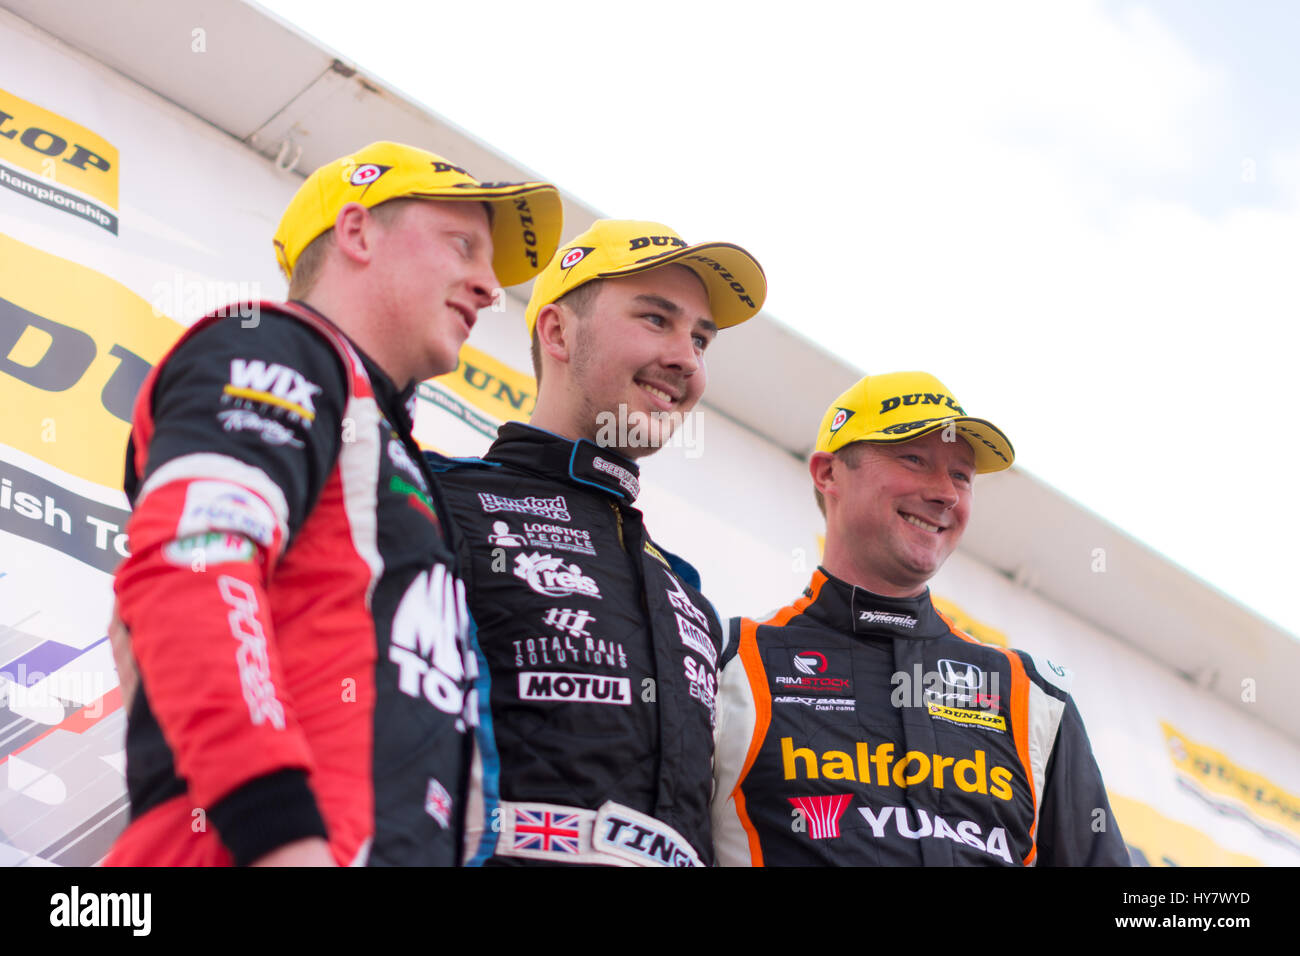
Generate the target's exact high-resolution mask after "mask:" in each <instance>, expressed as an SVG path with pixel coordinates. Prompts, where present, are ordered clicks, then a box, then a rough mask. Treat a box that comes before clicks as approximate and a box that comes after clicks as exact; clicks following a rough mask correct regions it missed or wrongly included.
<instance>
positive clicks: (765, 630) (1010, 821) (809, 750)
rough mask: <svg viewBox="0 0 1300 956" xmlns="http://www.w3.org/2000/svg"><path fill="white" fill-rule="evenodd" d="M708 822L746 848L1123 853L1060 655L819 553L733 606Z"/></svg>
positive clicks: (853, 857) (755, 852)
mask: <svg viewBox="0 0 1300 956" xmlns="http://www.w3.org/2000/svg"><path fill="white" fill-rule="evenodd" d="M732 635H733V638H736V640H734V641H733V642H731V643H729V644H728V647H727V660H726V661H725V662H724V664H723V671H722V677H721V681H720V687H719V700H718V703H719V708H720V723H719V726H718V752H717V778H718V788H717V791H716V794H715V796H714V808H713V814H714V817H713V819H714V837H715V840H716V843H717V855H718V860H719V862H721V863H722V864H724V865H733V866H735V865H739V866H762V865H770V866H904V865H925V866H1016V865H1032V864H1039V865H1047V866H1051V865H1056V866H1085V865H1086V866H1128V865H1129V856H1128V852H1127V849H1126V847H1125V845H1124V840H1123V838H1122V837H1121V836H1120V832H1119V828H1118V826H1117V825H1116V823H1115V819H1114V817H1113V816H1112V814H1111V810H1110V804H1109V802H1108V801H1107V799H1106V790H1105V787H1104V786H1103V784H1102V780H1101V773H1100V771H1099V770H1098V769H1097V763H1096V761H1095V760H1094V759H1093V756H1092V748H1091V747H1090V746H1089V743H1088V736H1087V733H1086V732H1085V731H1084V728H1083V721H1082V719H1081V718H1080V717H1079V711H1078V710H1077V709H1076V707H1075V705H1074V702H1073V700H1072V699H1071V698H1070V695H1069V694H1068V693H1066V691H1065V689H1064V688H1063V686H1062V685H1064V684H1065V683H1066V681H1065V679H1064V678H1065V677H1066V675H1067V674H1068V672H1067V671H1066V670H1065V669H1064V668H1062V667H1060V666H1059V665H1056V664H1053V663H1052V662H1051V661H1040V660H1038V659H1036V658H1034V657H1033V656H1032V655H1030V654H1027V653H1025V652H1023V651H1015V650H1007V649H1004V648H1001V647H995V646H992V645H989V644H982V643H980V642H978V641H976V640H975V639H974V638H971V637H969V636H967V635H965V634H963V633H961V632H960V631H958V630H957V629H956V628H954V627H952V625H951V623H950V622H949V621H947V620H946V619H945V618H944V617H943V616H942V615H941V614H939V613H938V612H937V611H936V610H935V608H934V606H933V604H932V603H931V601H930V593H929V591H926V592H925V593H924V594H922V595H920V596H919V597H916V598H885V597H881V596H879V595H877V594H873V593H871V592H870V591H867V590H865V589H863V588H857V587H854V586H852V585H850V584H847V583H845V582H843V581H840V580H838V579H837V578H833V577H831V576H830V575H828V574H827V573H826V572H825V571H824V570H821V569H819V570H818V571H817V572H816V573H815V574H814V575H813V579H812V583H811V584H810V586H809V587H808V588H807V589H806V590H805V591H804V596H803V597H802V598H801V599H800V600H798V601H796V602H795V603H794V604H793V605H791V606H789V607H787V608H784V609H783V610H781V611H779V612H778V613H777V614H775V615H773V616H772V617H771V618H769V619H768V620H765V621H763V622H761V623H760V622H755V621H752V620H749V619H746V618H738V619H735V620H733V622H732Z"/></svg>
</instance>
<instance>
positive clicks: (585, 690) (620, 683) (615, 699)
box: [519, 671, 632, 705]
mask: <svg viewBox="0 0 1300 956" xmlns="http://www.w3.org/2000/svg"><path fill="white" fill-rule="evenodd" d="M519 699H520V700H555V701H573V702H575V703H581V704H623V705H627V704H630V703H632V683H631V681H629V680H628V679H627V678H626V677H589V676H587V675H585V674H565V673H562V672H555V671H522V672H520V674H519Z"/></svg>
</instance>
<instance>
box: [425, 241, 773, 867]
mask: <svg viewBox="0 0 1300 956" xmlns="http://www.w3.org/2000/svg"><path fill="white" fill-rule="evenodd" d="M766 289H767V285H766V281H765V279H764V276H763V271H762V269H761V268H760V267H759V265H758V263H757V262H756V261H755V260H754V259H753V257H752V256H750V255H749V253H747V252H745V250H743V249H741V248H740V247H738V246H734V245H731V244H729V243H700V244H694V245H692V244H689V243H687V242H686V241H685V240H684V239H682V238H681V236H679V235H678V234H677V233H676V232H674V231H673V230H672V229H670V228H668V227H667V226H664V225H662V224H660V223H655V222H636V221H600V222H597V223H596V224H595V225H593V226H592V227H591V229H589V230H588V231H587V232H585V233H583V234H582V235H580V236H578V237H577V238H576V239H573V240H572V241H571V242H568V243H566V244H564V245H562V246H561V247H560V249H559V251H558V252H557V253H556V255H555V258H554V259H552V260H551V263H550V265H548V266H547V267H546V269H545V270H544V271H543V272H542V274H541V275H540V276H538V278H537V281H536V283H535V285H534V287H533V293H532V297H531V299H530V300H529V303H528V306H527V311H526V317H527V324H528V331H529V333H530V334H531V335H532V336H533V341H534V359H535V362H536V364H537V374H538V379H539V385H538V397H537V404H536V409H535V411H534V414H533V416H532V419H531V423H530V424H529V425H523V424H519V423H510V424H506V425H504V426H502V428H501V430H500V432H499V436H498V438H497V440H496V442H495V443H494V444H493V445H492V447H491V449H490V450H489V451H488V452H487V454H486V455H485V456H484V457H483V459H481V460H470V461H465V460H457V461H449V460H446V459H438V458H437V457H436V456H431V460H432V461H433V462H435V464H436V466H437V467H438V468H440V469H441V474H440V476H439V479H438V484H439V486H440V491H441V493H442V495H443V498H444V500H445V501H446V504H447V513H448V514H449V516H450V517H451V519H452V524H453V525H454V526H455V528H456V530H457V532H458V535H457V537H458V540H459V541H460V546H459V547H458V549H457V556H458V557H459V558H460V561H461V564H460V567H461V573H462V575H463V577H464V580H465V583H466V586H467V589H468V590H467V599H468V604H469V608H470V611H471V613H472V615H473V617H474V621H475V625H476V627H477V636H478V644H479V649H480V653H481V654H482V655H483V668H482V673H483V677H482V680H481V683H480V687H479V694H480V697H481V698H484V699H488V700H490V701H491V720H490V722H489V721H486V720H485V722H484V726H483V727H482V728H481V731H482V733H481V734H480V740H481V747H480V757H481V760H480V762H479V766H478V767H477V768H476V769H477V770H478V772H479V778H480V781H481V784H482V786H481V792H482V795H483V806H482V807H481V809H480V811H479V812H477V813H472V814H471V818H470V823H469V824H468V826H467V837H468V839H467V842H468V843H469V844H470V847H469V848H470V850H471V851H473V861H474V862H489V861H490V862H491V863H493V864H529V863H533V864H564V863H573V864H592V865H610V866H637V865H641V866H665V865H666V866H698V865H707V864H709V863H710V862H711V861H712V840H711V837H710V833H709V794H710V790H711V787H712V752H713V726H714V721H715V716H716V706H715V702H714V695H715V692H716V689H717V684H716V668H717V662H718V656H719V653H720V649H721V644H722V635H723V632H722V627H721V625H720V622H719V621H718V618H717V615H716V613H715V612H714V610H713V607H712V605H710V604H709V602H708V601H707V600H706V599H705V598H704V597H703V595H701V594H700V592H699V590H698V588H699V577H698V575H697V574H696V573H695V570H694V569H693V568H691V567H690V565H688V564H686V562H684V561H682V560H680V559H678V558H676V557H675V556H673V555H671V554H669V553H668V552H666V551H664V550H663V549H661V548H659V547H657V546H656V545H655V544H654V542H653V541H652V540H651V538H650V535H649V533H648V532H647V530H646V527H645V522H644V519H643V516H642V513H641V511H640V510H639V509H638V508H637V507H636V506H635V502H636V499H637V495H638V493H639V490H640V481H639V473H638V468H637V463H636V460H637V459H639V458H641V457H642V456H644V455H648V454H650V453H652V452H653V451H654V450H655V449H656V448H658V447H661V446H662V445H663V444H664V443H665V442H666V441H667V440H668V439H670V438H671V436H672V434H673V430H674V429H675V428H676V427H678V426H680V425H682V424H683V416H685V415H686V414H688V413H689V412H690V411H691V410H692V408H693V407H694V406H695V404H696V402H698V401H699V398H700V396H701V394H702V393H703V391H704V383H705V364H704V355H705V351H706V349H708V348H710V347H711V343H712V342H713V339H714V337H715V336H716V335H717V334H718V332H719V330H720V329H726V328H728V327H730V326H734V325H737V324H739V323H741V322H744V321H745V320H747V319H749V318H750V317H752V316H753V315H755V314H756V313H757V312H758V310H759V309H760V308H761V306H762V304H763V299H764V296H765V294H766ZM476 831H477V835H478V837H480V839H478V840H477V841H475V840H474V837H475V835H476Z"/></svg>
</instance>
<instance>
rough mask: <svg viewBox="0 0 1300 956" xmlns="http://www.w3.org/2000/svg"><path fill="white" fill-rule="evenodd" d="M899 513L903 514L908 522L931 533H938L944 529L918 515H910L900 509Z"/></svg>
mask: <svg viewBox="0 0 1300 956" xmlns="http://www.w3.org/2000/svg"><path fill="white" fill-rule="evenodd" d="M899 514H900V515H902V516H903V520H904V521H906V522H907V523H908V524H911V525H916V527H918V528H920V529H921V530H922V531H929V532H930V533H931V534H937V533H939V532H940V531H943V530H944V529H943V528H940V527H939V526H938V525H937V524H930V522H928V521H925V520H923V519H921V518H918V517H917V516H916V515H910V514H907V513H906V512H904V511H900V512H899Z"/></svg>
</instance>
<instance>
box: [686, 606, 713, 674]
mask: <svg viewBox="0 0 1300 956" xmlns="http://www.w3.org/2000/svg"><path fill="white" fill-rule="evenodd" d="M675 613H676V615H677V634H678V636H679V637H681V639H682V643H683V644H685V645H686V646H687V647H689V648H690V649H691V650H693V651H694V652H695V653H696V654H699V655H700V656H701V657H703V658H704V659H705V660H706V661H708V662H709V666H710V667H714V668H716V667H717V666H718V649H717V648H716V647H714V646H713V641H712V640H711V639H710V638H709V632H708V631H705V630H702V629H701V628H699V627H697V626H696V625H695V624H694V623H693V622H692V621H688V620H687V619H686V618H685V617H684V616H683V615H682V614H681V612H680V611H679V612H675Z"/></svg>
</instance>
